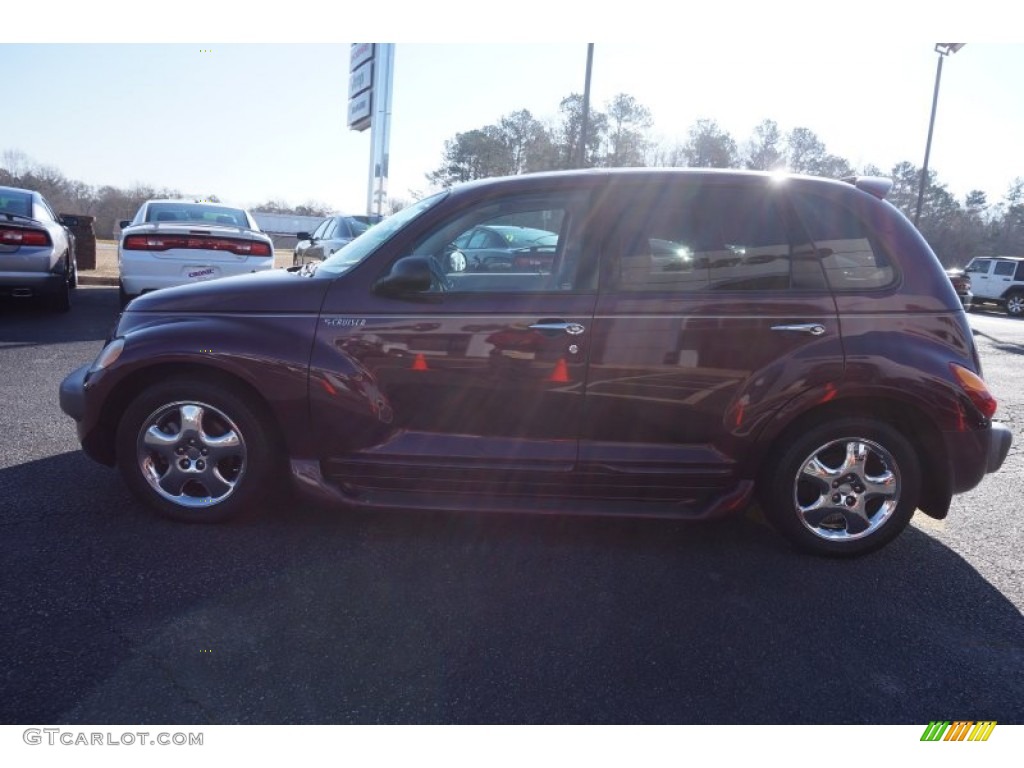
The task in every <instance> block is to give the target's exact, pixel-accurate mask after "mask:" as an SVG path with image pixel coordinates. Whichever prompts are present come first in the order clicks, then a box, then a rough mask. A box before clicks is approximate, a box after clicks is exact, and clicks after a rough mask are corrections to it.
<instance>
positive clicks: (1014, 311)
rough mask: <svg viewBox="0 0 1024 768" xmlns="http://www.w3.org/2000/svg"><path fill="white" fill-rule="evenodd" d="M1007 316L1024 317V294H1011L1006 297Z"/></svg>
mask: <svg viewBox="0 0 1024 768" xmlns="http://www.w3.org/2000/svg"><path fill="white" fill-rule="evenodd" d="M1006 314H1008V315H1010V317H1022V316H1024V293H1011V294H1010V295H1009V296H1007V297H1006Z"/></svg>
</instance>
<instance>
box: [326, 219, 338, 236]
mask: <svg viewBox="0 0 1024 768" xmlns="http://www.w3.org/2000/svg"><path fill="white" fill-rule="evenodd" d="M337 231H338V219H328V221H327V228H326V229H325V230H324V233H323V235H322V238H323V239H324V240H330V239H331V238H333V237H335V233H337Z"/></svg>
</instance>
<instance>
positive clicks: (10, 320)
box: [0, 287, 121, 346]
mask: <svg viewBox="0 0 1024 768" xmlns="http://www.w3.org/2000/svg"><path fill="white" fill-rule="evenodd" d="M120 311H121V309H120V306H119V305H118V298H117V288H94V287H90V288H79V289H78V290H76V291H74V292H73V293H72V298H71V309H70V311H68V312H53V311H51V310H49V309H48V308H46V307H45V306H43V304H42V303H41V302H39V301H36V300H35V299H11V298H0V343H2V344H4V345H5V346H12V345H16V346H33V345H41V344H63V343H65V342H69V341H102V340H103V339H105V338H106V337H107V334H108V333H110V331H111V329H113V327H114V322H115V321H116V320H117V317H118V314H120Z"/></svg>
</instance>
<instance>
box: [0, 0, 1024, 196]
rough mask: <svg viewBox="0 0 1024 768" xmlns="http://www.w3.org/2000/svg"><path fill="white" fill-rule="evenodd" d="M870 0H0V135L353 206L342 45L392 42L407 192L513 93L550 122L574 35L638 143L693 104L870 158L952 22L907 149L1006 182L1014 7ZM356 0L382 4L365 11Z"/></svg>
mask: <svg viewBox="0 0 1024 768" xmlns="http://www.w3.org/2000/svg"><path fill="white" fill-rule="evenodd" d="M20 5H21V6H24V7H26V8H28V7H29V6H28V4H20ZM893 5H894V3H892V2H890V3H883V2H879V1H877V0H862V2H859V3H858V4H857V5H856V7H855V8H851V9H842V10H840V9H839V8H840V6H838V5H835V4H827V5H826V4H820V3H812V2H804V0H784V1H783V2H776V3H773V4H770V5H769V4H766V3H747V2H739V3H733V4H730V5H724V4H719V5H718V6H717V7H716V9H710V10H709V9H704V10H701V11H694V10H693V8H692V7H690V8H687V7H685V6H679V5H676V4H672V5H669V4H659V3H655V2H653V0H637V1H635V2H630V3H628V4H626V5H624V6H614V5H611V4H609V5H605V6H588V7H587V8H586V10H584V6H581V5H574V6H568V5H567V6H566V7H565V8H562V7H561V6H560V5H557V4H553V3H550V2H549V3H546V4H545V3H542V2H538V1H537V0H520V2H517V3H516V4H515V5H514V6H511V8H512V13H511V14H506V17H504V18H499V17H498V16H497V15H496V14H497V13H498V12H497V11H496V10H495V9H496V8H497V7H498V6H492V5H487V4H480V3H470V2H462V0H447V2H435V3H431V4H430V5H429V7H428V6H425V4H423V3H419V4H412V3H409V4H406V3H405V2H404V0H402V1H400V0H393V2H391V3H388V4H378V5H375V6H368V5H365V4H364V5H357V4H352V3H350V4H339V3H330V4H328V3H315V2H307V0H293V2H289V3H288V4H287V5H283V6H281V7H279V8H278V9H277V10H275V11H274V12H273V13H272V14H269V15H267V16H265V17H258V18H257V17H252V16H250V17H240V16H239V14H238V13H237V11H236V10H234V9H237V8H238V7H239V6H237V5H236V6H234V7H233V8H232V6H231V5H230V4H223V5H222V4H220V3H217V2H212V0H211V1H209V2H205V3H199V2H193V0H179V2H176V3H175V4H174V6H173V11H172V10H171V6H158V5H152V6H150V7H148V8H143V6H141V4H139V3H137V2H131V3H126V2H119V1H114V2H92V3H88V4H75V3H68V4H66V5H65V4H64V3H62V2H58V3H56V5H55V6H54V12H53V14H52V16H53V18H52V19H50V20H48V23H46V24H38V23H32V24H30V25H29V24H25V25H19V24H17V23H16V22H17V14H18V13H26V18H27V19H29V20H30V21H33V22H36V21H38V19H37V17H36V15H35V14H36V13H37V11H28V12H26V11H23V10H18V7H17V6H16V7H15V9H14V11H13V13H14V17H15V18H14V20H13V21H11V22H10V23H5V24H4V25H3V26H2V27H0V72H4V73H7V76H8V77H9V76H10V75H11V73H13V74H14V75H15V76H16V77H23V80H24V83H25V86H24V87H23V88H19V89H17V90H16V91H14V90H13V89H11V88H10V83H11V80H10V79H6V80H5V82H6V83H7V85H5V88H4V91H5V97H6V98H5V101H6V103H5V105H4V107H3V108H2V110H0V112H2V117H0V153H3V152H4V151H6V150H16V151H20V152H23V153H25V154H26V155H28V156H29V158H31V159H32V160H33V161H36V162H38V163H42V164H46V165H52V166H55V167H56V168H58V169H59V170H60V171H61V172H63V173H64V174H65V175H66V176H68V177H69V178H73V179H78V180H81V181H84V182H86V183H88V184H94V185H103V184H112V185H117V186H132V185H135V184H147V185H151V186H155V187H170V188H176V189H179V190H181V191H182V192H184V193H186V194H195V195H210V194H216V195H218V196H219V197H220V198H221V199H223V200H226V201H229V202H232V203H235V204H238V205H243V206H254V205H256V204H259V203H261V202H264V201H267V200H271V199H273V200H280V201H283V202H285V203H288V204H291V205H297V204H301V203H305V202H308V201H316V202H320V203H323V204H326V205H327V206H328V207H329V208H331V209H333V210H336V211H340V212H345V213H364V212H366V207H367V188H368V175H369V165H370V163H369V161H370V132H369V131H365V132H355V131H351V130H349V129H348V128H347V127H346V125H345V120H346V105H347V95H348V94H347V89H348V62H349V47H350V44H351V42H352V41H360V40H381V41H386V42H396V43H397V45H396V52H395V77H394V92H393V102H392V125H391V141H390V148H389V156H390V178H389V183H388V190H389V193H390V195H391V196H392V197H395V198H402V199H406V200H408V199H411V198H413V197H415V196H418V195H421V194H424V193H426V192H429V191H430V190H431V187H430V185H429V183H428V181H427V179H426V174H427V173H429V172H430V171H432V170H434V169H436V168H437V167H438V166H439V165H440V164H441V159H442V153H443V150H444V143H445V141H446V140H447V139H452V138H454V136H455V134H456V133H458V132H461V131H467V130H471V129H474V128H480V127H483V126H484V125H487V124H490V123H494V122H496V121H497V120H498V119H499V118H500V117H501V116H502V115H505V114H508V113H510V112H513V111H516V110H519V109H528V110H530V111H531V112H532V113H533V115H534V116H535V117H537V118H539V119H541V120H545V121H546V120H554V119H555V118H556V116H557V112H558V104H559V102H560V101H561V99H562V98H563V97H564V96H566V95H568V94H570V93H572V92H582V90H583V83H584V74H585V65H586V42H587V41H594V42H595V52H594V63H593V75H592V97H591V101H592V104H593V105H594V107H595V108H597V109H601V108H603V107H604V105H605V104H606V103H607V102H608V100H609V99H611V98H612V97H613V96H614V95H615V94H618V93H623V92H624V93H628V94H630V95H632V96H634V97H636V98H637V99H638V100H639V101H640V103H641V104H643V105H644V106H646V107H647V108H648V109H650V111H651V113H652V116H653V120H654V127H653V135H654V137H655V138H656V139H657V140H659V141H662V142H665V143H666V144H672V143H675V142H683V141H684V140H685V137H686V133H687V130H688V129H689V128H690V126H691V125H692V124H693V123H694V122H695V121H696V120H697V119H700V118H711V119H714V120H716V121H717V122H718V123H719V125H721V126H722V127H723V128H724V129H726V130H727V131H729V132H730V133H731V134H732V136H733V138H734V139H735V140H736V141H737V143H738V144H739V145H740V146H741V147H742V145H743V144H744V143H745V142H746V140H747V139H749V138H750V137H751V135H752V133H753V129H754V127H755V126H756V125H757V124H758V123H759V122H760V121H761V120H763V119H765V118H770V119H773V120H775V121H776V122H777V123H778V124H779V126H780V128H781V129H782V130H783V131H787V130H789V129H792V128H794V127H798V126H803V127H806V128H810V129H811V130H812V131H814V132H815V133H816V134H817V135H818V136H819V137H820V138H821V139H822V140H823V141H824V142H825V145H826V147H827V149H828V151H829V152H831V153H833V154H837V155H840V156H843V157H845V158H846V159H848V160H849V161H850V162H851V163H853V164H854V166H855V167H858V168H859V167H861V166H863V165H864V164H868V163H872V164H874V165H877V166H879V167H881V168H883V169H885V170H888V169H890V168H891V167H892V166H893V165H894V164H895V163H897V162H899V161H902V160H909V161H910V162H912V163H914V164H915V165H918V166H920V165H921V163H922V161H923V158H924V149H925V141H926V138H927V131H928V119H929V113H930V110H931V102H932V94H933V88H934V84H935V73H936V63H937V58H938V57H937V54H936V53H935V52H934V50H933V48H934V43H933V42H931V41H932V40H934V39H939V36H940V35H942V39H950V38H954V39H961V40H962V39H972V34H973V39H975V40H989V42H968V44H967V45H966V46H965V47H964V48H963V49H961V50H960V51H959V52H958V53H956V54H954V55H951V56H949V57H948V58H947V59H946V60H945V62H944V65H943V72H942V82H941V89H940V95H939V102H938V112H937V116H936V121H935V132H934V138H933V142H932V150H931V160H930V167H931V168H932V169H933V170H934V171H935V172H937V174H938V176H939V180H940V181H941V182H944V183H945V184H947V185H948V187H949V189H950V191H951V192H953V193H954V194H955V195H957V197H959V198H960V199H962V198H963V196H964V195H965V194H966V193H967V192H968V191H970V190H972V189H981V190H983V191H985V192H986V193H987V194H988V199H989V202H990V203H995V202H998V201H999V199H1001V198H1002V196H1003V195H1004V194H1005V192H1006V190H1007V188H1008V187H1009V185H1010V183H1011V182H1012V180H1013V179H1014V178H1015V177H1024V149H1022V146H1021V144H1022V141H1021V139H1022V136H1024V32H1019V33H1016V34H1017V40H1016V41H1014V40H1013V39H1012V37H1011V39H1008V40H1007V39H1005V35H1006V34H1011V35H1012V34H1014V33H1013V32H1012V30H1013V29H1014V28H1016V29H1022V30H1024V25H1022V24H1020V23H1019V22H1020V21H1021V20H1022V19H1021V18H1020V16H1021V12H1020V11H1007V10H1005V9H1006V8H1007V7H1009V6H1006V5H1003V6H1002V7H1001V8H1000V6H999V4H998V3H992V4H990V3H989V2H988V0H980V2H977V3H972V4H971V6H970V8H969V9H968V11H963V10H960V9H958V8H957V7H956V6H954V5H953V4H948V5H947V4H946V3H944V2H935V3H933V4H932V6H930V9H931V13H932V16H933V18H931V19H929V20H928V22H925V23H922V21H921V20H920V19H918V18H916V17H914V16H913V15H911V14H910V13H909V12H907V11H894V10H893V9H892V8H891V7H890V6H893ZM48 7H49V6H48ZM922 7H923V6H922ZM613 8H618V9H619V11H618V13H611V11H610V9H613ZM623 8H628V9H629V13H624V12H623V11H622V10H621V9H623ZM669 8H672V9H674V10H672V11H666V10H665V9H669ZM823 8H830V9H831V10H824V11H823V10H822V9H823ZM367 9H374V13H376V14H378V15H379V14H380V11H381V10H382V9H384V10H387V11H388V12H389V13H388V16H389V18H387V19H381V18H376V19H374V20H372V21H370V20H368V19H367V18H365V17H366V14H367V13H368V11H367ZM481 9H490V10H485V11H481ZM357 11H363V18H362V19H361V21H355V22H353V21H352V20H351V19H350V16H351V15H352V14H354V13H356V12H357ZM488 13H489V14H491V15H490V16H488V15H482V14H488ZM1008 13H1009V14H1016V21H1017V22H1018V23H1016V24H1008V23H1007V21H1008V20H1007V19H1006V18H1005V17H1006V14H1008ZM901 14H902V15H901ZM996 14H1001V17H999V16H997V15H996ZM509 15H511V18H508V17H507V16H509ZM581 16H583V17H584V18H582V19H581ZM9 18H10V17H9V16H8V11H6V10H5V20H8V19H9ZM12 30H16V32H14V33H12ZM561 30H572V32H571V34H562V33H561ZM1004 30H1007V31H1004ZM957 33H959V36H957ZM206 34H208V35H211V39H206V38H203V37H202V35H206ZM574 38H575V39H576V40H578V42H577V41H575V40H574ZM857 40H870V41H871V42H856V41H857ZM470 41H473V42H470ZM14 93H16V94H17V96H16V99H15V100H14V102H13V103H14V104H16V105H17V106H16V108H13V107H12V106H11V105H12V101H11V98H12V95H13V94H14Z"/></svg>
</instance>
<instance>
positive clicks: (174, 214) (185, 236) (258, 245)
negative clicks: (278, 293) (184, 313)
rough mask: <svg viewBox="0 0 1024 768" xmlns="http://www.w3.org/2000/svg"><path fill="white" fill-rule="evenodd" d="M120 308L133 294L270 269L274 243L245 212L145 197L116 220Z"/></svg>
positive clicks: (211, 204)
mask: <svg viewBox="0 0 1024 768" xmlns="http://www.w3.org/2000/svg"><path fill="white" fill-rule="evenodd" d="M117 264H118V268H119V269H120V273H121V276H120V293H121V306H124V305H126V304H127V303H128V302H129V301H131V300H132V299H133V298H135V297H136V296H138V295H140V294H142V293H146V292H147V291H155V290H157V289H159V288H167V287H170V286H173V285H185V284H187V283H195V282H199V281H203V280H214V279H216V278H218V277H228V276H230V275H241V274H246V273H248V272H259V271H262V270H265V269H273V267H274V244H273V242H272V241H271V239H270V236H269V235H267V234H265V233H263V232H261V231H260V228H259V226H258V225H257V224H256V221H255V220H254V219H253V217H252V216H251V215H250V214H249V212H248V211H245V210H242V209H241V208H232V207H229V206H225V205H221V204H220V203H207V202H192V201H189V200H147V201H146V202H145V203H143V204H142V206H141V207H140V208H139V211H138V213H136V214H135V218H134V219H132V220H131V221H122V222H121V241H120V243H119V244H118V247H117Z"/></svg>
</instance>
